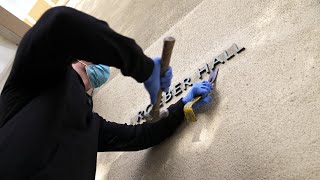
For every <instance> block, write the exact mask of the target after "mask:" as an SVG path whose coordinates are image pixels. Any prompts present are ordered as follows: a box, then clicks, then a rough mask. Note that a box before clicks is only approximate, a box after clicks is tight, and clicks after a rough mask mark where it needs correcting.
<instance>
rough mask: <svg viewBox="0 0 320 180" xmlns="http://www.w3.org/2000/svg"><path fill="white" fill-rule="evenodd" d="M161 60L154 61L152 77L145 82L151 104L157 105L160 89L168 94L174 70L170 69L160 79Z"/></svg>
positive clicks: (155, 59) (157, 58)
mask: <svg viewBox="0 0 320 180" xmlns="http://www.w3.org/2000/svg"><path fill="white" fill-rule="evenodd" d="M160 60H161V59H160V58H159V57H156V58H154V59H153V62H154V66H153V71H152V73H151V75H150V77H149V78H148V79H147V80H146V81H145V82H144V87H145V88H146V89H147V91H148V92H149V95H150V99H151V104H155V103H156V100H157V95H158V91H159V89H160V87H161V88H162V90H163V91H165V92H168V91H169V87H170V85H171V79H172V68H171V67H169V69H168V70H167V71H166V72H165V73H164V76H163V77H161V78H160V68H161V63H160Z"/></svg>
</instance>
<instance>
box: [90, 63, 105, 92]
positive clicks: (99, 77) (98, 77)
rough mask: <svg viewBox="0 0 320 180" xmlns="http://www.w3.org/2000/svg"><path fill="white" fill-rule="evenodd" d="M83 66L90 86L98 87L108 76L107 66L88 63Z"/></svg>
mask: <svg viewBox="0 0 320 180" xmlns="http://www.w3.org/2000/svg"><path fill="white" fill-rule="evenodd" d="M85 68H86V72H87V75H88V78H89V81H90V84H91V87H92V88H97V87H100V86H101V85H103V84H104V83H105V82H107V80H108V78H109V76H110V68H109V66H105V65H102V64H98V65H96V64H90V65H86V66H85Z"/></svg>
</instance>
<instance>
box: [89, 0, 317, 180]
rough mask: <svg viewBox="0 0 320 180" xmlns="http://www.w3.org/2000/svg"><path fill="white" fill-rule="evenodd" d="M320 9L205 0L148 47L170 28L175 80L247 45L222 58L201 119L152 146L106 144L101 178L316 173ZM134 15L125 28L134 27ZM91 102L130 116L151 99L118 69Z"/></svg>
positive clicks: (312, 4) (104, 111) (157, 46)
mask: <svg viewBox="0 0 320 180" xmlns="http://www.w3.org/2000/svg"><path fill="white" fill-rule="evenodd" d="M136 2H139V3H143V2H142V1H136ZM114 3H115V4H116V3H117V1H114ZM139 7H140V6H139ZM141 7H143V6H141ZM172 7H174V8H177V9H179V8H183V4H179V6H174V2H173V5H172ZM92 8H93V7H92ZM95 8H96V9H95V10H96V11H101V9H99V8H98V7H95ZM135 8H137V7H135ZM120 9H121V8H120ZM143 10H144V8H141V9H140V11H143ZM140 11H139V12H140ZM161 11H162V12H160V13H159V14H160V15H161V14H164V15H165V17H166V18H170V14H169V13H170V11H169V10H167V9H161ZM319 12H320V3H319V1H317V0H304V1H299V0H281V1H264V0H245V1H225V0H214V1H212V0H204V1H201V2H200V1H199V4H198V5H196V6H194V8H193V9H192V10H191V11H189V12H188V13H187V14H186V15H184V16H181V18H180V19H179V21H177V22H176V23H175V24H174V25H172V26H171V28H168V29H167V30H166V32H165V33H164V34H163V35H162V36H161V37H159V38H157V40H155V41H154V42H153V43H151V45H150V46H149V47H148V48H146V50H145V52H146V54H148V55H149V56H151V57H153V56H159V55H160V54H161V50H162V40H163V38H164V37H165V36H167V35H171V36H174V37H175V38H176V39H177V41H176V46H175V48H174V51H173V56H172V61H171V62H172V63H171V65H172V67H173V69H174V78H173V84H174V83H177V82H178V81H180V80H181V79H183V78H184V77H186V76H189V73H188V72H193V71H194V70H195V69H197V68H199V67H201V66H202V65H203V64H204V63H207V62H210V60H212V58H213V57H214V56H216V55H219V54H221V52H223V50H225V49H227V48H229V47H230V46H231V45H232V44H233V43H236V44H237V45H239V46H243V47H245V48H246V50H245V51H243V52H241V53H240V54H238V55H236V56H235V57H234V58H233V59H232V60H231V61H228V62H226V63H225V64H221V65H219V68H220V71H219V76H218V80H217V85H216V91H215V92H214V93H213V96H214V100H213V102H212V103H211V104H209V105H207V106H206V107H204V108H203V109H201V110H200V111H197V117H198V122H196V123H192V124H187V123H184V124H183V125H182V126H181V127H180V128H179V129H178V131H177V132H176V133H175V134H174V135H173V136H172V137H171V138H169V139H168V140H166V141H165V142H163V143H162V144H160V145H158V146H156V147H154V148H150V149H148V150H144V151H139V152H115V153H99V154H98V164H97V179H319V177H320V152H319V149H320V122H319V117H320V111H319V107H320V78H319V77H320V66H319V65H320V35H319V34H320V26H319V24H320V18H319ZM121 13H123V14H124V16H133V17H137V16H134V15H135V14H130V13H128V12H126V11H123V12H121ZM148 15H149V13H146V14H145V16H148ZM160 15H159V16H157V18H156V19H161V18H162V16H160ZM144 20H145V19H141V21H144ZM136 21H139V20H138V19H137V20H136ZM123 22H124V23H129V22H126V21H123ZM119 23H120V22H119ZM141 23H143V22H141ZM120 24H121V23H120ZM138 24H139V23H138ZM129 25H130V26H129ZM129 25H128V24H124V25H123V26H128V29H127V30H126V31H124V32H129V31H135V24H134V23H132V24H129ZM155 28H156V26H153V27H150V26H145V31H151V32H152V31H153V30H154V29H155ZM141 36H143V32H141ZM137 37H139V36H137ZM182 96H183V94H182V95H181V96H180V97H182ZM178 99H179V98H174V100H172V103H173V102H174V101H177V100H178ZM94 103H95V110H96V111H97V112H99V113H100V114H101V115H102V116H103V117H105V118H106V119H107V120H111V121H116V122H119V123H130V122H131V121H132V120H133V118H134V116H135V115H136V113H137V112H138V111H139V110H141V109H143V108H145V107H146V106H147V105H148V103H149V99H148V94H147V92H146V91H145V90H144V88H143V85H142V84H137V83H136V82H135V81H134V80H133V79H131V78H129V77H123V76H122V75H121V74H118V75H117V76H115V77H114V78H113V79H112V80H111V81H110V82H109V83H108V84H107V85H106V86H104V87H103V88H102V89H101V90H100V91H99V92H98V93H97V94H96V96H95V97H94Z"/></svg>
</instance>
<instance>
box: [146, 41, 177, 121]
mask: <svg viewBox="0 0 320 180" xmlns="http://www.w3.org/2000/svg"><path fill="white" fill-rule="evenodd" d="M175 41H176V40H175V39H174V38H173V37H170V36H168V37H166V38H164V43H163V50H162V56H161V70H160V76H163V75H164V73H165V72H166V71H167V70H168V68H169V64H170V58H171V54H172V49H173V46H174V42H175ZM161 96H162V89H161V88H160V90H159V92H158V95H157V101H156V104H154V105H153V107H152V110H151V112H150V114H151V116H152V117H153V118H159V109H160V101H161Z"/></svg>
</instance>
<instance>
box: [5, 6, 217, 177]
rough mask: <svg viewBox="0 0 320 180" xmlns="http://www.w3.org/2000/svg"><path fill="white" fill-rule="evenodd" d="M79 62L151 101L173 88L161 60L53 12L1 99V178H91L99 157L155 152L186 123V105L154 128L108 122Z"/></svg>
mask: <svg viewBox="0 0 320 180" xmlns="http://www.w3.org/2000/svg"><path fill="white" fill-rule="evenodd" d="M78 59H85V60H86V61H87V62H85V61H82V63H84V64H86V63H88V64H90V63H93V64H102V65H108V66H113V67H116V68H119V69H120V70H121V72H122V74H123V75H125V76H131V77H132V78H134V79H135V80H136V81H137V82H139V83H142V82H144V84H145V86H146V89H147V90H148V92H149V94H150V97H151V100H152V97H153V100H152V101H154V95H153V94H154V93H153V92H154V91H158V90H159V88H160V86H161V88H164V89H167V88H168V87H169V85H170V83H169V84H168V82H166V83H167V84H166V85H165V86H163V85H161V80H160V75H159V74H157V72H156V71H157V69H159V68H160V66H159V65H157V64H156V61H153V60H152V59H150V58H149V57H147V56H146V55H144V53H143V51H142V49H141V48H140V47H139V46H138V45H137V44H136V43H135V41H134V40H132V39H130V38H127V37H124V36H122V35H120V34H118V33H116V32H114V31H113V30H112V29H111V28H110V27H109V26H108V24H107V23H106V22H104V21H101V20H98V19H96V18H94V17H92V16H89V15H87V14H85V13H82V12H80V11H77V10H75V9H72V8H67V7H55V8H52V9H50V10H48V11H47V12H45V13H44V14H43V16H42V17H41V18H40V19H39V21H38V22H37V23H36V24H35V25H34V26H33V27H32V28H31V29H30V30H29V31H28V32H27V33H26V34H25V36H24V37H23V39H22V41H21V43H20V45H19V47H18V50H17V53H16V56H15V59H14V63H13V67H12V70H11V72H10V75H9V77H8V80H7V81H6V84H5V86H4V88H3V90H2V93H1V96H0V179H1V180H6V179H10V180H15V179H85V180H88V179H94V177H95V168H96V155H97V152H102V151H137V150H142V149H146V148H149V147H152V146H154V145H157V144H159V143H160V142H161V141H163V140H164V139H165V138H167V137H168V136H170V135H171V134H172V133H173V132H174V130H175V129H176V128H177V127H178V126H179V124H181V122H183V119H184V114H183V106H184V104H185V103H186V101H183V99H181V100H179V101H178V102H177V103H175V104H173V105H171V106H170V107H169V108H168V110H169V112H170V115H169V116H168V117H166V118H163V119H161V120H160V121H158V122H156V123H150V124H149V123H143V124H139V125H126V124H118V123H114V122H108V121H105V120H104V119H103V118H102V117H100V116H99V115H98V114H97V113H94V112H92V98H91V96H90V95H88V94H87V93H86V92H87V90H88V89H90V88H91V87H90V86H88V85H91V86H92V83H90V84H88V83H86V82H87V81H88V79H86V78H89V79H90V77H86V76H85V75H83V73H84V72H86V69H85V66H83V67H80V65H81V64H77V62H79V61H77V60H78ZM80 62H81V61H80ZM155 72H156V73H155ZM81 73H82V75H81ZM154 74H156V75H154ZM156 77H159V78H158V79H156ZM168 77H169V80H170V81H171V78H172V75H170V73H169V74H168V75H167V80H168ZM146 82H147V83H146ZM203 86H204V87H198V86H197V87H198V88H199V89H201V88H203V89H205V91H203V92H198V91H197V92H198V93H193V96H196V95H203V96H207V95H208V93H209V92H210V91H211V90H212V87H210V86H211V85H208V84H206V83H204V85H203ZM193 89H195V88H193ZM199 89H198V90H199ZM191 90H192V89H191ZM194 92H196V91H194ZM189 97H190V96H189ZM188 101H190V100H188Z"/></svg>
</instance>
